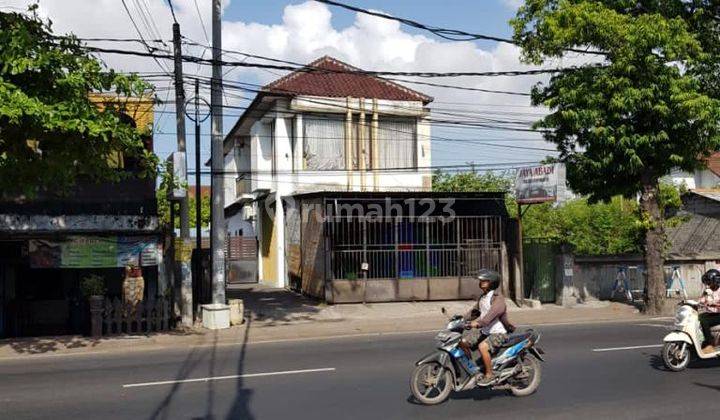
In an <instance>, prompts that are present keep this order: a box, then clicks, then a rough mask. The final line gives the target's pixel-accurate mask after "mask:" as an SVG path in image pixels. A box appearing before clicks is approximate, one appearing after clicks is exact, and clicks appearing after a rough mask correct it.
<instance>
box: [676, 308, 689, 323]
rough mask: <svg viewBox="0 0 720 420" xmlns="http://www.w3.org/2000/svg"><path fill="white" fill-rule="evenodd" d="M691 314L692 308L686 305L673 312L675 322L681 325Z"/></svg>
mask: <svg viewBox="0 0 720 420" xmlns="http://www.w3.org/2000/svg"><path fill="white" fill-rule="evenodd" d="M691 314H692V309H690V308H688V307H687V306H683V307H681V308H680V309H678V311H677V312H676V313H675V324H677V325H681V324H684V323H685V321H687V319H688V318H689V317H690V315H691Z"/></svg>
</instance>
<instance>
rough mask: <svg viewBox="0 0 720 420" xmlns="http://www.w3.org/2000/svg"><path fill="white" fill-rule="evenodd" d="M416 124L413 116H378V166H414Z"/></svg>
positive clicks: (382, 167)
mask: <svg viewBox="0 0 720 420" xmlns="http://www.w3.org/2000/svg"><path fill="white" fill-rule="evenodd" d="M416 126H417V124H416V121H415V119H414V118H388V117H385V118H383V117H382V116H381V117H380V118H379V120H378V154H377V155H378V160H379V162H378V166H377V167H378V168H380V169H387V168H415V167H416V157H417V156H416V155H417V152H416V149H417V141H416V138H417V136H416Z"/></svg>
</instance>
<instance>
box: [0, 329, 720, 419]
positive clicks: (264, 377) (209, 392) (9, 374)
mask: <svg viewBox="0 0 720 420" xmlns="http://www.w3.org/2000/svg"><path fill="white" fill-rule="evenodd" d="M667 326H668V321H645V322H632V323H627V322H625V323H598V324H585V325H547V326H540V327H537V329H538V330H540V331H542V333H543V337H542V339H541V341H540V343H539V344H540V346H541V347H543V348H544V349H545V351H546V357H547V359H548V361H547V363H545V365H544V366H543V367H544V372H543V381H542V384H541V386H540V389H539V391H538V392H537V393H536V394H534V395H532V396H530V397H525V398H516V397H511V396H508V395H507V394H505V393H503V392H499V391H495V392H493V391H487V390H480V389H477V390H472V391H468V392H463V393H459V394H454V395H453V396H452V397H451V399H450V400H449V401H447V402H446V403H444V404H442V405H439V406H434V407H424V406H420V405H417V404H415V403H413V401H412V398H411V397H410V391H409V386H408V380H409V375H410V372H411V370H412V368H413V362H414V361H415V360H416V359H417V358H419V357H420V356H421V355H423V354H425V353H427V352H428V351H430V350H432V345H433V340H432V336H433V334H432V333H410V334H390V335H382V336H351V337H343V338H332V339H317V340H301V341H280V342H265V343H255V344H247V343H235V344H224V345H207V346H203V347H193V348H171V349H161V350H158V349H156V350H152V351H144V350H143V351H131V352H127V351H126V352H107V353H104V352H92V350H90V351H88V352H86V353H85V354H82V355H55V356H53V355H39V356H32V357H29V358H28V357H24V358H18V359H12V360H7V359H6V360H1V361H0V378H2V379H1V380H0V418H3V419H5V418H7V419H40V418H54V419H71V418H72V419H79V418H83V419H85V418H88V419H90V418H92V419H102V420H110V419H229V418H237V419H293V420H299V419H313V420H317V419H386V418H387V419H390V418H392V419H403V418H407V419H438V418H448V419H465V418H467V419H470V418H474V419H476V418H505V419H508V418H568V419H570V418H572V419H577V418H586V419H587V418H613V419H622V418H632V419H639V418H691V417H695V416H697V417H702V418H712V417H713V416H715V415H714V414H710V413H718V412H720V362H717V361H711V362H702V363H695V364H694V365H691V368H690V369H688V370H687V371H685V372H681V373H672V372H667V371H665V370H664V369H663V367H662V361H661V360H660V358H659V357H658V354H659V347H658V346H659V343H660V342H661V338H662V336H663V335H664V334H665V332H666V328H667Z"/></svg>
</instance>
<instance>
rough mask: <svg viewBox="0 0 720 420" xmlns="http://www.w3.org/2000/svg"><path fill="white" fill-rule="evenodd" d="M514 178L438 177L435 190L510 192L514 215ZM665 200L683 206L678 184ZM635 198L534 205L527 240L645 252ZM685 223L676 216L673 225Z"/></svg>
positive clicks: (667, 189)
mask: <svg viewBox="0 0 720 420" xmlns="http://www.w3.org/2000/svg"><path fill="white" fill-rule="evenodd" d="M512 188H513V179H512V178H511V177H509V176H506V175H503V174H493V173H485V174H478V173H473V172H469V173H458V174H447V173H440V172H438V173H436V174H435V176H434V177H433V191H505V192H507V193H508V200H507V202H506V205H507V206H508V212H509V213H511V215H514V214H515V213H516V204H515V199H514V197H513V196H512ZM661 202H662V203H664V206H666V207H680V205H681V202H680V193H679V191H678V189H677V188H675V187H674V186H673V185H672V184H665V183H663V184H661ZM639 215H640V211H639V209H638V204H637V201H636V200H635V199H625V198H623V197H621V196H618V197H614V198H612V199H611V200H610V201H609V202H607V203H595V204H592V203H589V202H588V200H587V199H577V200H572V201H569V202H567V203H565V204H563V205H561V206H556V205H554V204H552V203H544V204H534V205H532V206H529V207H528V208H527V210H526V211H525V214H524V215H523V231H524V235H525V237H526V238H542V239H545V240H548V241H550V242H552V243H556V244H569V245H571V246H572V247H573V249H574V252H576V253H577V254H583V255H614V254H629V253H640V252H642V233H643V230H644V225H643V223H642V221H641V218H640V216H639ZM683 221H685V219H683V218H682V217H675V218H672V219H670V220H669V221H668V222H669V224H672V226H676V225H677V224H680V223H682V222H683Z"/></svg>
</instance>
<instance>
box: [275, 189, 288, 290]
mask: <svg viewBox="0 0 720 420" xmlns="http://www.w3.org/2000/svg"><path fill="white" fill-rule="evenodd" d="M275 230H276V232H277V236H276V237H275V238H276V239H277V261H276V263H277V266H276V268H275V271H276V273H277V279H275V282H276V283H275V285H276V286H277V287H285V286H286V285H287V280H286V277H287V270H286V269H285V209H284V208H283V202H282V196H280V194H276V199H275Z"/></svg>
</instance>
